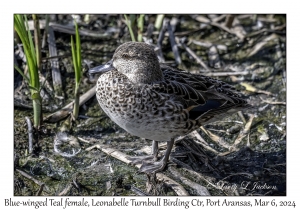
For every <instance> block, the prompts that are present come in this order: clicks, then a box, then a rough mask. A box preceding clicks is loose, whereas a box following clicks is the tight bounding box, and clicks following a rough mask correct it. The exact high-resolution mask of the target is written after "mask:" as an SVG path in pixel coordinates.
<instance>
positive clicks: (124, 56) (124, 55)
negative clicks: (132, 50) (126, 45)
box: [122, 53, 130, 58]
mask: <svg viewBox="0 0 300 210" xmlns="http://www.w3.org/2000/svg"><path fill="white" fill-rule="evenodd" d="M129 57H130V56H129V55H128V54H127V53H124V54H122V58H129Z"/></svg>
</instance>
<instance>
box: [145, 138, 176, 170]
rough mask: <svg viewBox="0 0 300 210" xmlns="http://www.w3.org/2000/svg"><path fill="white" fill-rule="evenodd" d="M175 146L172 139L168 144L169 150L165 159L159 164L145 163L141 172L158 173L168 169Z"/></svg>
mask: <svg viewBox="0 0 300 210" xmlns="http://www.w3.org/2000/svg"><path fill="white" fill-rule="evenodd" d="M173 145H174V139H171V141H168V142H167V150H166V152H165V155H164V157H163V158H162V159H161V160H160V161H158V162H152V163H151V162H143V165H142V166H141V168H140V170H139V171H140V172H145V173H156V172H159V171H162V170H164V168H165V167H166V165H167V163H168V160H169V157H170V154H171V150H172V148H173ZM152 151H153V150H152Z"/></svg>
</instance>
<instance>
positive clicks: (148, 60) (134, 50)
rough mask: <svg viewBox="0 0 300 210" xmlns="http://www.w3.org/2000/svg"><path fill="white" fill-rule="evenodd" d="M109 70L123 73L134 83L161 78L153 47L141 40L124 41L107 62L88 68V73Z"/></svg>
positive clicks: (154, 80) (159, 79)
mask: <svg viewBox="0 0 300 210" xmlns="http://www.w3.org/2000/svg"><path fill="white" fill-rule="evenodd" d="M111 70H116V71H118V72H119V73H122V74H124V75H125V76H126V77H127V78H128V79H129V80H130V81H131V82H132V83H135V84H139V83H144V84H146V83H151V82H156V81H161V80H162V79H163V74H162V71H161V69H160V65H159V62H158V58H157V56H156V54H155V52H154V49H153V48H152V47H151V46H150V45H148V44H146V43H143V42H126V43H124V44H122V45H120V46H119V47H118V48H117V49H116V51H115V53H114V55H113V58H112V59H111V60H110V61H109V62H107V63H106V64H104V65H101V66H97V67H94V68H92V69H90V70H89V74H98V73H104V72H107V71H111Z"/></svg>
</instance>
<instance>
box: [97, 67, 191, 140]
mask: <svg viewBox="0 0 300 210" xmlns="http://www.w3.org/2000/svg"><path fill="white" fill-rule="evenodd" d="M96 91H97V93H96V95H97V99H98V102H99V104H100V106H101V108H102V109H103V111H104V112H105V113H106V114H107V115H108V116H109V117H110V119H111V120H113V121H114V122H115V123H116V124H118V125H119V126H120V127H122V128H123V129H124V130H126V131H127V132H129V133H131V134H132V135H135V136H139V137H142V138H147V139H152V140H156V141H169V140H170V139H171V138H174V137H176V136H178V135H183V134H185V133H187V132H189V130H190V129H188V128H189V127H191V126H190V123H192V122H190V121H189V120H188V112H187V111H186V110H184V109H183V106H182V105H181V104H180V103H176V102H175V101H174V100H172V99H171V98H170V96H169V95H167V94H160V93H157V92H156V91H154V90H152V89H151V85H139V86H136V85H133V84H132V83H131V82H130V81H128V79H127V78H126V77H125V76H124V75H122V74H120V73H118V72H117V71H110V72H107V73H105V74H103V75H101V76H100V77H99V79H98V81H97V90H96Z"/></svg>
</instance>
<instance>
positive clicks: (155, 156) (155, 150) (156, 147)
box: [152, 140, 158, 161]
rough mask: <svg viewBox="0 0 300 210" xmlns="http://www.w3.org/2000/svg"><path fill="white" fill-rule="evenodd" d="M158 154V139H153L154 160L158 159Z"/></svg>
mask: <svg viewBox="0 0 300 210" xmlns="http://www.w3.org/2000/svg"><path fill="white" fill-rule="evenodd" d="M157 155H158V141H154V140H153V141H152V156H153V161H157Z"/></svg>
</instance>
